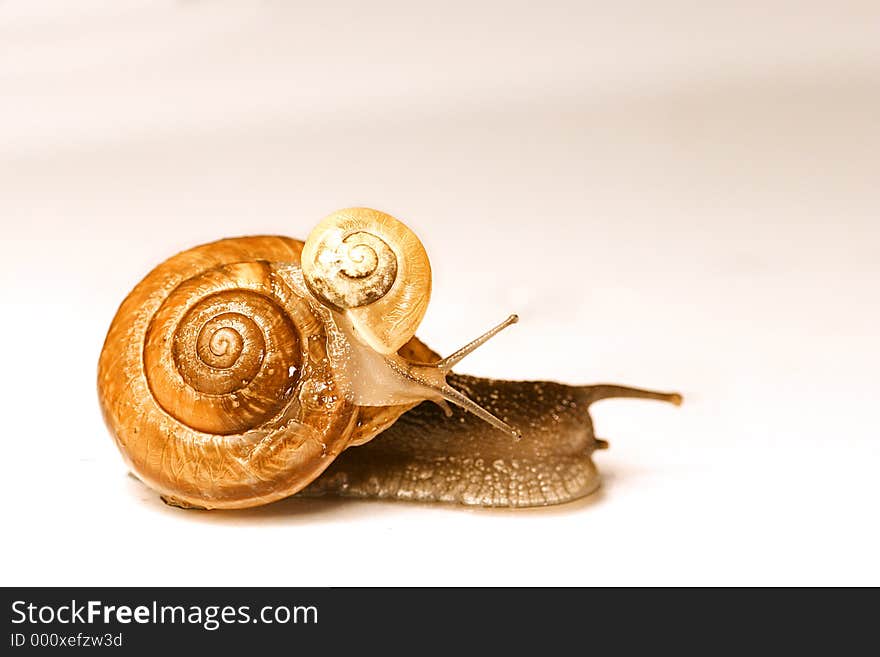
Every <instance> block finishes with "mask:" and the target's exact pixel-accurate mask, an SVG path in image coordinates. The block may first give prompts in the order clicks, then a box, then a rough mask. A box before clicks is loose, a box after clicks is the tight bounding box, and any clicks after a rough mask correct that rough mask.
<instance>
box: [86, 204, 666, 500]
mask: <svg viewBox="0 0 880 657" xmlns="http://www.w3.org/2000/svg"><path fill="white" fill-rule="evenodd" d="M430 294H431V267H430V263H429V261H428V256H427V254H426V252H425V249H424V247H423V245H422V243H421V242H420V241H419V239H418V237H416V235H415V234H414V233H413V231H411V230H410V229H409V228H408V227H407V226H405V225H404V224H403V223H402V222H400V221H398V220H397V219H395V218H393V217H391V216H390V215H387V214H385V213H382V212H379V211H377V210H372V209H368V208H349V209H346V210H341V211H339V212H336V213H334V214H332V215H330V216H328V217H327V218H325V219H324V220H322V221H321V222H320V223H318V225H317V226H316V227H315V228H314V230H313V231H312V232H311V233H310V235H309V236H308V238H307V239H306V241H305V242H301V241H298V240H295V239H291V238H287V237H279V236H256V237H241V238H232V239H223V240H220V241H217V242H213V243H210V244H205V245H202V246H197V247H195V248H192V249H189V250H187V251H184V252H182V253H179V254H178V255H176V256H173V257H172V258H170V259H168V260H166V261H165V262H163V263H162V264H160V265H159V266H157V267H156V268H155V269H153V271H151V272H150V273H149V274H148V275H147V276H146V277H145V278H144V279H143V280H142V281H141V282H140V283H139V284H138V285H137V286H136V287H135V288H134V289H133V290H132V291H131V293H130V294H129V295H128V296H127V297H126V299H125V300H124V301H123V302H122V304H121V306H120V308H119V310H118V311H117V313H116V315H115V317H114V319H113V321H112V323H111V325H110V328H109V331H108V333H107V337H106V340H105V342H104V346H103V349H102V351H101V355H100V358H99V363H98V394H99V400H100V405H101V409H102V412H103V415H104V419H105V422H106V424H107V426H108V428H109V430H110V432H111V433H112V435H113V437H114V439H115V442H116V445H117V446H118V448H119V450H120V451H121V453H122V455H123V458H124V459H125V461H126V463H127V465H128V467H129V468H130V470H131V471H132V473H134V474H135V475H136V476H137V477H138V478H139V479H140V480H141V481H143V482H144V483H145V484H146V485H147V486H149V487H150V488H152V489H154V490H155V491H157V492H158V493H159V494H160V495H161V497H162V499H163V500H164V501H165V502H166V503H168V504H171V505H174V506H179V507H184V508H202V509H235V508H245V507H253V506H257V505H261V504H266V503H270V502H273V501H276V500H279V499H282V498H285V497H289V496H291V495H294V494H300V495H327V494H335V495H342V496H350V497H371V498H386V499H411V500H419V501H425V502H454V503H461V504H470V505H482V506H513V507H517V506H541V505H550V504H558V503H562V502H567V501H570V500H574V499H577V498H580V497H583V496H585V495H588V494H589V493H591V492H593V491H594V490H596V488H597V487H598V486H599V475H598V473H597V470H596V468H595V466H594V464H593V461H592V458H591V455H592V452H593V451H594V450H596V449H601V448H603V447H605V446H606V443H605V442H604V441H603V440H600V439H597V438H596V437H595V435H594V431H593V425H592V421H591V419H590V415H589V411H588V407H589V405H590V404H591V403H593V402H596V401H598V400H600V399H604V398H608V397H640V398H646V399H656V400H661V401H667V402H672V403H675V404H678V403H680V402H681V397H680V396H679V395H678V394H675V393H661V392H653V391H649V390H641V389H637V388H628V387H623V386H613V385H595V386H569V385H563V384H559V383H551V382H544V381H537V382H535V381H532V382H514V381H499V380H493V379H483V378H476V377H470V376H464V375H459V374H455V373H453V372H452V368H453V367H455V366H456V365H457V364H458V363H459V362H460V361H461V360H462V359H463V358H465V357H466V356H467V355H469V354H470V353H472V352H473V351H474V350H475V349H477V348H479V347H480V346H481V345H483V344H484V343H485V342H486V341H487V340H489V339H491V338H492V337H493V336H495V335H497V334H498V333H499V332H500V331H502V330H503V329H505V328H506V327H508V326H510V325H511V324H513V323H515V322H516V320H517V318H516V316H515V315H512V316H510V317H509V318H508V319H506V320H505V321H504V322H502V323H500V324H499V325H498V326H496V327H495V328H493V329H492V330H490V331H488V332H487V333H485V334H483V335H482V336H480V337H478V338H477V339H475V340H474V341H472V342H470V343H469V344H467V345H466V346H464V347H462V348H461V349H459V350H458V351H456V352H455V353H453V354H451V355H449V356H447V357H445V358H441V357H440V355H439V354H437V353H435V352H434V351H432V350H431V349H430V348H428V347H427V346H426V345H425V344H424V343H422V342H421V341H420V340H419V339H418V338H416V337H415V331H416V329H417V328H418V326H419V323H420V322H421V320H422V318H423V317H424V315H425V311H426V310H427V305H428V300H429V297H430Z"/></svg>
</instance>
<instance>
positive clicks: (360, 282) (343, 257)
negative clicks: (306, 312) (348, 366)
mask: <svg viewBox="0 0 880 657" xmlns="http://www.w3.org/2000/svg"><path fill="white" fill-rule="evenodd" d="M302 271H303V277H304V279H305V282H306V285H307V286H308V288H309V291H310V292H311V293H312V294H313V295H314V296H315V298H316V299H318V301H320V302H321V303H323V304H324V305H326V306H328V307H330V308H332V309H334V310H336V311H338V312H343V313H345V315H346V316H347V317H348V319H349V320H350V321H351V323H352V325H353V327H354V329H355V332H356V334H357V335H358V337H359V339H360V340H361V341H362V342H364V343H366V344H367V345H369V346H370V347H372V348H373V349H375V350H376V351H378V352H380V353H383V354H391V353H394V352H396V351H397V350H398V349H400V348H401V347H402V346H403V345H404V344H406V343H407V342H408V341H409V340H410V339H411V338H412V337H413V335H414V334H415V331H416V328H418V325H419V323H420V322H421V321H422V318H423V317H424V315H425V311H426V310H427V307H428V300H429V299H430V296H431V265H430V262H429V261H428V255H427V253H426V252H425V247H424V246H422V243H421V242H420V241H419V238H418V237H416V235H415V233H413V231H411V230H410V229H409V228H408V227H407V226H406V225H404V224H403V223H402V222H400V221H398V220H397V219H395V218H394V217H392V216H391V215H388V214H385V213H384V212H379V211H378V210H373V209H370V208H348V209H346V210H340V211H339V212H336V213H334V214H332V215H330V216H328V217H326V218H324V219H323V220H322V221H321V222H320V223H319V224H318V225H317V226H316V227H315V229H314V230H313V231H312V232H311V234H310V235H309V237H308V239H307V240H306V243H305V246H304V247H303V252H302Z"/></svg>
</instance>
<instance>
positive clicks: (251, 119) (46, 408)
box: [0, 0, 880, 585]
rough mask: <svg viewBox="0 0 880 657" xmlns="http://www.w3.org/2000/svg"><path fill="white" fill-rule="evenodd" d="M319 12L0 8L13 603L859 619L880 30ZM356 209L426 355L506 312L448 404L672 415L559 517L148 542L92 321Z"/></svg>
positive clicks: (447, 515) (632, 436)
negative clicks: (210, 258) (468, 395)
mask: <svg viewBox="0 0 880 657" xmlns="http://www.w3.org/2000/svg"><path fill="white" fill-rule="evenodd" d="M726 4H735V5H736V7H723V6H722V5H726ZM322 5H323V7H324V8H323V9H320V10H317V9H310V10H308V11H305V10H302V9H293V8H291V7H288V6H287V3H283V2H259V3H253V2H244V1H242V2H211V3H205V2H159V1H153V2H148V1H141V2H135V1H133V0H129V1H127V2H114V3H98V2H80V3H76V4H75V6H76V8H74V5H71V4H70V3H63V2H55V3H35V2H26V1H24V0H20V1H10V0H7V1H6V2H3V3H0V54H2V56H0V95H2V97H0V101H2V102H0V217H2V222H3V246H4V249H3V251H4V257H3V259H2V260H0V275H2V291H3V304H2V322H0V344H2V345H3V347H4V357H3V373H2V377H0V398H2V399H3V409H4V431H3V434H2V435H3V450H4V458H3V460H2V478H0V481H2V487H3V488H2V491H3V494H4V498H3V499H4V500H5V505H4V515H5V519H4V524H5V531H4V539H3V541H2V544H0V546H2V547H0V550H2V559H0V576H2V578H0V581H2V584H6V585H11V584H31V585H48V584H95V585H99V584H100V585H135V584H145V585H174V584H180V585H190V584H193V585H195V584H212V585H214V584H216V585H220V584H238V585H245V584H252V585H268V584H277V585H360V584H406V585H411V584H415V585H419V584H442V585H446V584H658V583H662V584H808V583H809V584H875V585H877V584H880V565H878V564H880V562H878V559H877V554H878V548H880V530H878V523H877V508H878V507H877V505H878V502H880V492H878V484H877V470H878V465H880V447H878V429H877V421H878V420H877V418H878V410H880V409H878V405H877V400H878V392H880V391H878V385H877V382H876V380H877V372H878V369H880V350H878V344H877V332H878V328H877V327H878V320H880V310H878V308H880V304H878V296H880V295H878V284H880V260H878V253H880V221H878V217H880V185H878V182H880V179H878V177H880V9H878V5H877V3H876V2H873V1H869V0H866V1H864V2H826V3H819V2H810V3H806V2H794V1H792V2H782V1H780V0H771V1H769V2H768V1H764V2H744V3H720V2H719V3H705V2H685V1H678V2H661V3H653V4H651V3H641V2H615V3H599V2H571V3H568V4H565V3H539V4H536V3H517V4H515V5H512V4H511V3H497V4H495V5H492V4H489V3H473V2H467V3H460V4H456V3H450V2H446V3H440V4H435V5H433V6H432V7H431V8H430V9H426V8H424V7H422V8H418V7H417V6H416V5H415V4H410V3H403V2H400V3H367V4H364V5H363V6H361V5H360V4H358V3H353V2H351V3H341V4H340V3H335V4H334V3H330V4H327V3H322ZM645 5H648V7H647V8H646V6H645ZM713 5H717V6H713ZM109 6H112V7H113V8H114V9H113V10H112V11H111V10H108V8H107V7H109ZM538 6H541V7H543V8H542V9H538V8H537V7H538ZM367 7H369V9H367ZM355 204H358V205H371V206H374V207H378V208H380V209H383V210H386V211H388V212H391V213H392V214H395V215H397V216H399V217H401V218H402V219H404V220H406V221H407V222H408V223H409V224H410V225H411V226H412V227H413V228H415V229H416V230H417V232H418V233H419V234H420V235H421V236H422V238H423V241H424V242H425V244H426V246H427V248H428V251H429V253H430V255H431V257H432V261H433V265H434V269H435V285H434V289H435V295H434V298H433V300H432V304H431V307H430V309H429V311H428V315H427V317H426V320H425V322H424V324H423V327H422V329H421V330H420V332H419V334H420V335H421V337H423V338H424V339H425V340H426V341H427V342H428V343H429V344H431V345H432V346H434V347H435V348H437V349H439V350H441V351H443V352H449V351H450V350H452V349H454V348H456V347H458V346H459V345H460V344H462V343H463V342H465V341H466V340H468V339H470V338H471V337H473V336H474V335H476V334H477V333H479V332H480V331H482V330H483V329H485V328H486V327H488V326H491V325H492V324H493V323H494V322H495V321H497V320H499V319H500V318H502V317H504V316H506V314H507V313H509V312H512V311H515V312H518V313H519V314H520V316H521V318H522V322H521V323H520V324H519V325H517V326H516V327H515V328H513V329H510V330H509V332H508V333H506V334H505V335H504V336H502V337H499V338H497V339H496V340H495V341H494V342H493V343H492V344H490V345H488V346H486V347H485V348H483V350H481V351H480V352H479V353H478V354H476V355H474V356H473V357H472V358H471V359H470V360H469V361H468V362H466V363H465V364H463V366H461V367H460V369H461V371H464V372H469V373H474V374H485V375H494V376H499V377H509V378H535V377H542V378H551V379H557V380H562V381H568V382H583V383H586V382H593V381H615V382H621V383H628V384H633V385H641V386H654V387H658V388H661V389H663V388H672V389H679V390H681V391H682V392H684V394H685V396H686V402H685V405H684V406H682V407H681V408H679V409H676V408H672V407H667V406H665V405H660V404H653V403H650V402H637V401H629V400H625V401H624V400H621V401H607V402H603V403H602V404H600V405H598V406H596V407H595V411H594V417H595V420H596V425H597V428H598V432H599V434H600V435H601V436H603V437H605V438H607V439H609V440H610V441H611V449H610V450H608V451H607V452H604V453H600V454H598V455H597V463H598V465H599V467H600V470H601V471H602V472H603V474H604V476H605V486H604V489H603V491H602V492H601V494H599V495H597V496H595V497H594V498H593V499H590V500H587V501H585V502H582V503H575V504H571V505H568V506H562V507H557V508H551V509H546V510H526V511H487V510H468V509H463V508H441V507H429V506H420V505H414V504H404V503H377V502H353V501H331V500H325V501H297V500H291V501H285V502H282V503H279V504H276V505H273V506H271V507H267V508H263V509H256V510H252V511H246V512H236V513H222V512H214V513H187V512H181V511H179V510H174V509H169V508H166V507H164V506H163V505H162V504H161V503H160V502H159V500H158V499H157V497H156V496H155V495H154V494H152V493H151V492H150V491H149V490H147V489H146V488H144V487H143V486H141V485H140V484H139V483H138V482H136V481H135V480H133V479H131V478H130V477H128V476H126V474H125V470H124V468H123V465H122V461H121V459H120V458H119V456H118V454H117V453H116V450H115V447H114V446H113V444H112V441H111V440H110V437H109V435H108V434H107V431H106V429H105V427H104V426H103V423H102V420H101V417H100V414H99V411H98V404H97V399H96V393H95V370H96V363H97V357H98V353H99V350H100V347H101V343H102V341H103V337H104V333H105V331H106V329H107V326H108V325H109V322H110V319H111V318H112V316H113V313H114V312H115V310H116V307H117V305H118V303H119V302H120V301H121V300H122V298H123V296H124V295H125V294H126V293H127V292H128V290H129V289H130V288H131V287H132V286H133V285H134V284H135V283H136V282H137V281H138V280H139V279H140V278H141V277H142V276H143V275H144V274H145V273H146V272H147V271H148V270H149V268H150V267H152V266H153V265H155V264H157V263H158V262H159V261H161V260H162V259H164V258H165V257H167V256H169V255H171V254H172V253H174V252H176V251H178V250H181V249H183V248H187V247H189V246H193V245H195V244H198V243H201V242H204V241H209V240H213V239H216V238H219V237H222V236H231V235H240V234H251V233H282V234H289V235H293V236H300V237H304V236H305V235H306V234H307V232H308V230H309V229H310V227H311V226H312V224H313V223H314V222H315V221H317V220H318V219H319V218H320V217H322V216H324V215H325V214H327V213H328V212H330V211H332V210H334V209H336V208H339V207H345V206H349V205H355ZM465 365H466V366H465Z"/></svg>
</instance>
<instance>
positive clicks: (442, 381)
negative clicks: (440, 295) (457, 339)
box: [400, 315, 522, 440]
mask: <svg viewBox="0 0 880 657" xmlns="http://www.w3.org/2000/svg"><path fill="white" fill-rule="evenodd" d="M518 321H519V317H518V316H517V315H511V316H510V317H508V318H507V319H505V320H504V321H503V322H501V323H500V324H499V325H498V326H496V327H495V328H493V329H490V330H489V331H486V332H485V333H484V334H483V335H481V336H480V337H478V338H477V339H475V340H472V341H471V342H469V343H467V344H466V345H465V346H463V347H462V348H461V349H459V350H457V351H456V352H454V353H453V354H452V355H450V356H447V357H446V358H444V359H443V360H441V361H439V362H437V363H433V364H415V363H410V364H408V367H407V369H406V370H405V371H402V372H400V374H401V375H402V376H404V377H406V378H408V379H410V380H411V381H415V382H417V383H419V384H421V385H424V386H427V387H428V388H431V389H432V390H434V391H435V392H436V393H437V394H438V395H439V396H440V397H441V398H442V399H441V400H439V401H438V403H439V404H440V406H441V407H442V408H443V409H444V410H445V411H446V414H447V415H451V411H449V407H448V406H447V405H446V403H445V402H451V403H453V404H455V405H456V406H460V407H461V408H463V409H465V410H466V411H468V412H470V413H473V414H474V415H476V416H477V417H479V418H480V419H482V420H485V421H486V422H488V423H489V424H491V425H492V426H493V427H495V428H496V429H498V430H500V431H503V432H504V433H506V434H508V435H509V436H510V437H512V438H513V439H514V440H519V439H520V438H522V432H521V431H520V430H519V429H517V428H516V427H512V426H510V425H509V424H508V423H507V422H505V421H504V420H502V419H501V418H499V417H497V416H495V415H493V414H492V413H490V412H489V411H487V410H486V409H485V408H483V407H482V406H480V405H479V404H477V403H476V402H475V401H474V400H472V399H471V398H470V397H468V396H467V395H465V394H464V393H462V392H460V391H458V390H456V389H455V388H453V387H452V386H450V385H449V384H448V383H447V382H446V375H447V374H449V372H450V371H451V370H452V368H453V367H455V366H456V365H457V364H458V363H460V362H461V361H462V360H463V359H464V358H465V357H466V356H468V355H470V354H472V353H473V352H474V351H476V350H477V349H478V348H479V347H481V346H482V345H484V344H485V343H486V342H488V341H489V340H491V339H492V338H493V337H495V336H496V335H498V334H499V333H500V332H501V331H503V330H504V329H506V328H507V327H508V326H511V325H513V324H516V323H517V322H518Z"/></svg>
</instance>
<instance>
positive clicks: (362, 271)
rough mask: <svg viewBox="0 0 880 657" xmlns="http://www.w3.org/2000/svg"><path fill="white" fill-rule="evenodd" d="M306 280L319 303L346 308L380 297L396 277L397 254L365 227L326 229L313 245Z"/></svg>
mask: <svg viewBox="0 0 880 657" xmlns="http://www.w3.org/2000/svg"><path fill="white" fill-rule="evenodd" d="M313 258H314V260H313V262H314V266H313V267H310V268H309V269H308V273H307V274H306V276H305V280H306V284H307V285H308V286H309V289H310V290H311V292H312V294H314V295H315V296H316V297H317V298H318V299H319V300H320V301H321V302H322V303H324V304H326V305H328V306H331V307H333V308H338V309H340V310H345V309H348V308H359V307H361V306H366V305H367V304H370V303H373V302H374V301H377V300H378V299H381V298H382V297H384V296H385V295H386V294H388V291H389V290H390V289H391V287H392V286H393V285H394V281H395V279H396V278H397V256H396V255H394V250H393V249H392V248H391V247H390V246H388V244H387V243H386V242H385V241H384V240H383V239H382V238H381V237H379V236H377V235H373V234H372V233H369V232H367V231H364V230H359V231H356V232H353V233H350V234H348V235H345V234H343V233H340V232H338V231H328V232H327V233H325V234H324V235H322V239H321V241H320V242H319V243H318V244H317V245H316V246H315V250H314V256H313Z"/></svg>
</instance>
